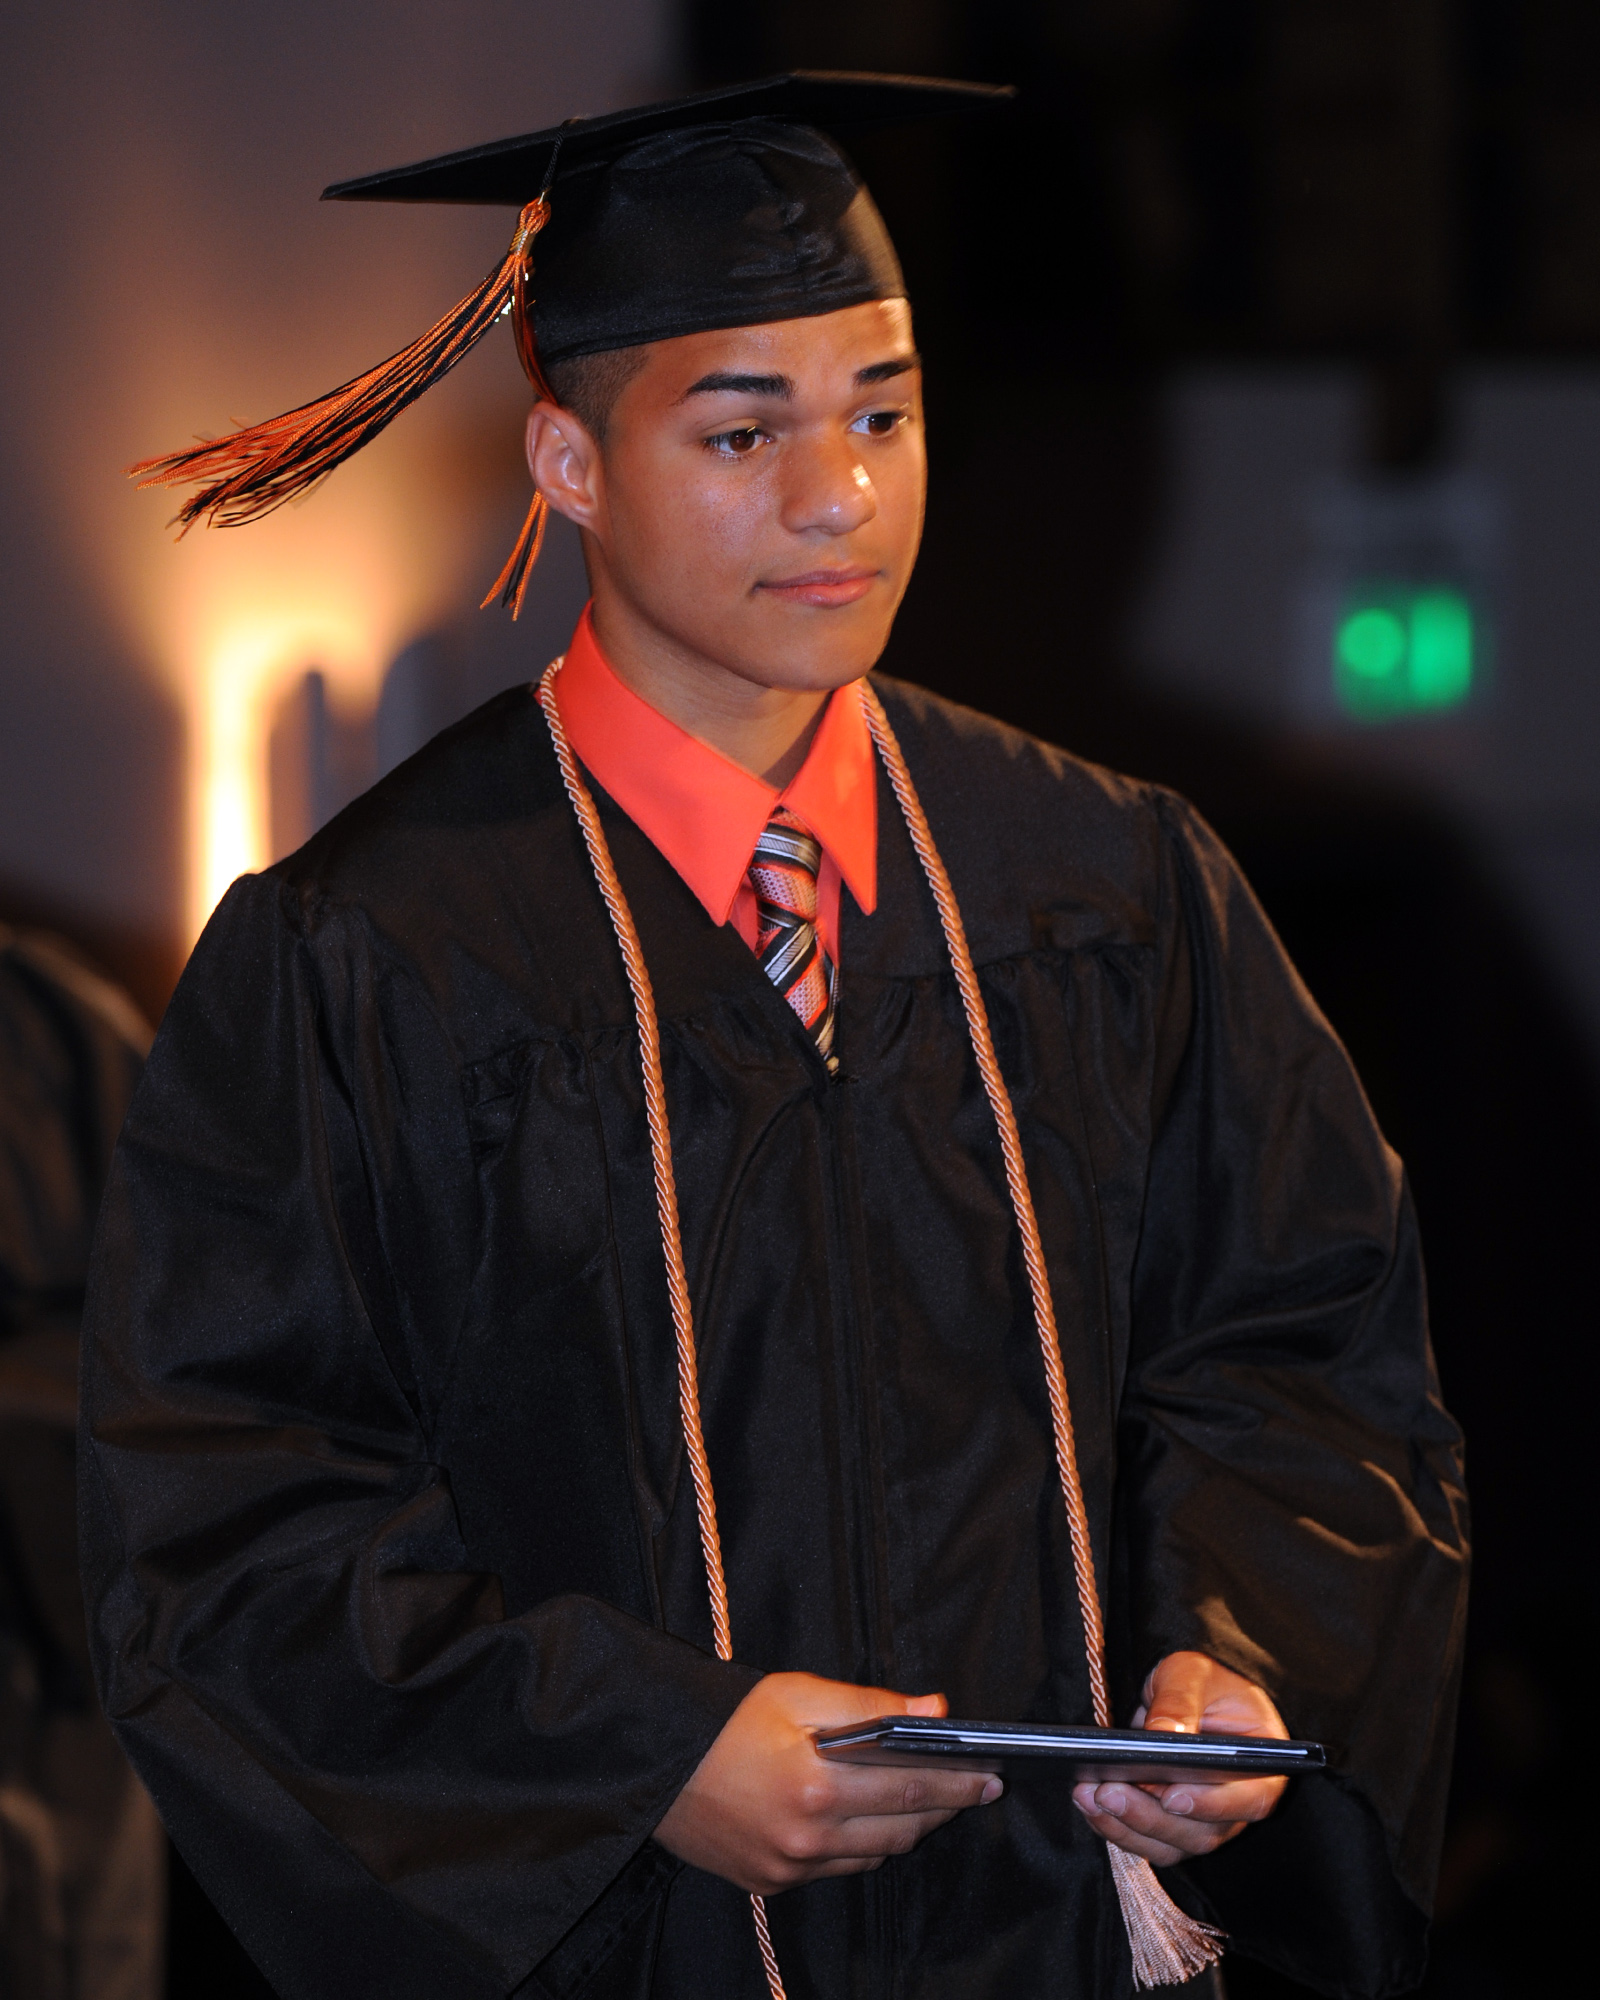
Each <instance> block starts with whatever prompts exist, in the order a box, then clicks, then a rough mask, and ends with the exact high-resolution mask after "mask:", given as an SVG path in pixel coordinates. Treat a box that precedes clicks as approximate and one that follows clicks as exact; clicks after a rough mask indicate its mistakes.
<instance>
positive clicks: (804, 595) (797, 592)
mask: <svg viewBox="0 0 1600 2000" xmlns="http://www.w3.org/2000/svg"><path fill="white" fill-rule="evenodd" d="M877 579H878V572H877V571H876V570H875V569H854V568H851V569H808V570H806V571H804V572H803V573H802V574H801V575H799V576H783V577H778V578H776V579H775V580H774V581H773V582H771V583H763V584H762V585H761V588H762V589H763V590H764V591H767V592H769V593H770V594H771V595H772V596H774V597H781V598H783V599H784V600H785V602H787V603H789V604H816V605H821V606H824V607H826V606H829V605H838V604H855V603H858V602H859V601H860V599H861V598H863V597H865V596H866V594H867V592H868V591H869V590H870V589H871V588H872V586H873V584H874V583H875V582H876V581H877Z"/></svg>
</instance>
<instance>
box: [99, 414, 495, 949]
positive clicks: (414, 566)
mask: <svg viewBox="0 0 1600 2000" xmlns="http://www.w3.org/2000/svg"><path fill="white" fill-rule="evenodd" d="M409 442H410V440H407V439H401V438H393V439H386V440H384V441H382V442H381V443H380V444H379V445H378V446H376V447H374V449H373V451H372V453H371V454H370V456H369V458H368V459H367V460H364V461H363V460H357V461H354V462H352V463H351V464H350V465H348V466H344V467H342V468H341V469H340V470H339V472H338V473H336V474H335V476H334V477H333V479H331V480H330V481H329V482H328V484H327V485H326V486H324V487H322V488H321V489H319V490H318V491H317V492H316V493H315V494H314V495H312V496H311V498H310V499H309V500H307V501H306V502H305V503H304V504H303V505H301V506H298V507H291V508H285V509H283V510H282V511H280V512H279V513H276V514H273V515H270V516H268V517H267V518H266V519H265V520H262V521H257V522H253V523H251V524H250V525H249V526H248V527H244V528H230V529H217V530H204V529H196V530H195V531H194V532H193V533H192V534H189V535H187V536H186V537H185V538H184V539H183V540H182V541H181V542H179V543H177V544H176V546H173V545H172V543H171V542H170V540H169V541H168V542H167V544H166V545H165V546H163V545H162V542H161V540H160V539H159V532H158V534H157V536H156V537H155V538H151V535H150V530H151V527H152V525H153V524H151V523H150V522H149V520H148V513H147V509H146V508H144V507H138V508H134V509H131V510H130V511H131V512H132V513H134V514H138V515H144V516H146V518H145V519H143V520H141V521H140V523H139V526H140V528H141V530H142V531H143V536H144V538H145V539H144V540H143V542H142V545H134V547H135V548H136V559H135V560H134V561H131V562H130V564H129V573H128V585H129V587H130V590H131V591H132V592H133V594H134V595H135V596H136V598H137V601H138V613H137V615H138V619H139V623H140V625H141V626H142V627H143V631H144V643H145V646H146V648H147V650H148V652H149V654H150V656H151V657H152V659H153V660H154V662H155V663H156V664H157V666H158V668H159V670H160V671H161V672H162V674H163V676H164V677H165V678H166V679H167V681H168V683H169V685H170V686H171V687H172V688H173V691H174V693H175V694H176V695H177V697H178V699H179V701H180V702H181V704H182V707H183V710H184V714H185V718H186V725H187V733H188V746H189V747H188V791H189V801H188V815H187V817H188V824H189V840H188V854H189V867H188V884H187V891H186V896H185V904H186V914H187V924H186V928H187V931H188V936H189V939H190V940H191V941H192V940H193V939H194V938H195V937H197V936H198V935H199V933H200V931H201V930H202V929H203V928H204V925H205V922H206V919H207V918H208V917H209V916H210V914H211V912H212V910H213V909H214V908H215V907H216V904H217V900H218V898H219V897H220V896H221V895H222V893H223V892H224V890H226V888H227V887H228V884H229V883H230V882H232V881H233V880H234V878H235V877H236V876H238V875H241V874H243V873H245V872H246V871H248V870H251V869H256V868H261V867H263V866H265V865H266V863H267V862H269V861H270V860H271V859H272V858H273V856H272V854H271V852H270V834H269V827H270V811H271V801H270V797H269V792H268V743H269V736H270V731H271V724H272V715H273V710H274V707H275V705H276V704H277V702H278V701H279V699H280V698H281V696H282V694H283V692H284V690H285V689H286V687H288V686H289V685H290V684H291V683H292V682H294V681H295V680H297V679H298V678H299V677H300V676H301V675H303V674H304V673H306V672H307V671H308V670H309V669H311V668H316V669H318V670H320V671H321V673H322V674H323V675H324V677H325V679H326V683H327V687H328V693H329V697H330V699H331V700H332V702H333V703H334V705H335V706H336V707H338V708H340V709H342V710H344V711H345V712H346V713H349V714H363V713H368V712H370V711H371V709H372V708H373V707H374V705H375V704H376V702H377V699H378V694H379V691H380V688H381V685H382V680H383V675H384V672H385V670H386V668H387V667H388V665H389V663H390V661H391V660H393V658H394V656H395V655H396V653H398V652H399V651H400V650H401V648H402V647H403V646H405V645H406V643H407V642H408V641H409V640H410V639H412V638H414V637H415V636H416V635H417V634H418V633H419V632H422V631H425V630H427V629H428V627H429V626H430V625H432V624H434V623H436V622H438V621H439V620H440V619H441V618H442V617H444V616H446V615H448V614H449V612H450V611H451V610H453V609H454V608H455V606H456V600H457V599H458V597H459V596H460V594H461V577H462V572H463V568H464V560H463V558H464V553H465V552H464V549H463V542H464V541H465V540H466V537H467V524H463V523H461V522H458V521H450V520H448V519H446V520H444V521H441V520H440V515H441V513H445V512H446V510H444V509H442V508H440V507H439V506H438V504H437V499H436V496H435V495H434V494H433V492H432V489H431V484H430V482H429V481H428V479H427V478H426V476H425V473H424V469H423V468H422V467H421V466H419V465H417V464H416V463H415V461H414V457H413V454H412V453H411V452H410V451H408V450H407V449H406V447H407V445H408V444H409ZM408 459H411V460H412V462H411V463H406V462H405V461H407V460H408ZM156 504H157V505H158V506H160V505H164V506H166V507H167V508H170V505H171V501H170V497H168V496H162V497H161V498H160V499H158V500H157V501H156ZM473 525H475V524H473Z"/></svg>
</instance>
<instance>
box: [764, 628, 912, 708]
mask: <svg viewBox="0 0 1600 2000" xmlns="http://www.w3.org/2000/svg"><path fill="white" fill-rule="evenodd" d="M852 608H854V607H852ZM783 624H784V627H785V628H786V629H783V630H781V631H776V632H775V631H772V630H770V629H769V630H767V631H764V632H761V633H759V634H758V635H756V636H755V638H754V640H753V643H752V644H751V645H750V646H749V648H748V649H747V652H746V659H745V663H744V671H745V672H746V673H747V674H748V675H749V676H750V678H751V679H752V680H755V681H758V682H760V683H761V684H762V685H764V686H767V687H784V688H794V689H801V688H804V689H807V690H809V691H813V692H819V691H821V690H824V689H828V688H837V687H845V686H847V685H848V683H849V682H851V681H858V680H860V678H861V676H862V675H863V674H867V673H870V672H871V671H872V669H873V668H874V667H875V666H876V665H877V664H878V661H879V660H880V659H881V658H882V657H883V649H884V647H885V646H887V645H888V643H889V633H890V630H891V628H892V625H893V620H892V619H885V618H884V617H883V616H882V614H881V613H877V612H875V613H874V615H873V616H872V617H871V618H856V619H851V618H849V617H848V616H847V614H846V613H844V612H839V611H820V612H819V611H811V612H810V613H809V616H806V617H803V618H801V619H799V620H795V619H793V618H792V615H791V617H787V618H785V620H784V621H783Z"/></svg>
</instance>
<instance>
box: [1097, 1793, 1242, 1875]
mask: <svg viewBox="0 0 1600 2000" xmlns="http://www.w3.org/2000/svg"><path fill="white" fill-rule="evenodd" d="M1073 1802H1074V1804H1076V1805H1077V1806H1078V1808H1079V1810H1080V1811H1082V1812H1083V1813H1084V1816H1085V1818H1086V1819H1088V1820H1089V1822H1090V1824H1091V1825H1092V1826H1094V1828H1095V1831H1096V1832H1097V1833H1099V1834H1101V1836H1102V1837H1103V1838H1104V1839H1107V1840H1114V1841H1116V1843H1117V1845H1118V1846H1119V1847H1132V1848H1133V1851H1134V1852H1135V1853H1141V1852H1143V1851H1144V1848H1143V1846H1139V1845H1134V1843H1136V1842H1138V1843H1149V1844H1151V1845H1152V1846H1158V1847H1161V1848H1164V1849H1169V1850H1171V1852H1172V1853H1173V1854H1174V1856H1176V1855H1185V1854H1187V1855H1195V1854H1209V1853H1211V1852H1212V1850H1213V1849H1214V1848H1218V1847H1220V1846H1221V1845H1222V1844H1223V1842H1224V1841H1227V1840H1231V1839H1232V1838H1233V1836H1234V1835H1235V1834H1236V1833H1238V1832H1239V1831H1240V1830H1241V1829H1242V1828H1243V1826H1244V1825H1245V1821H1243V1820H1232V1821H1217V1820H1196V1819H1194V1818H1191V1817H1189V1816H1187V1815H1179V1814H1174V1813H1169V1812H1167V1811H1165V1810H1164V1808H1163V1807H1162V1806H1161V1804H1160V1802H1159V1801H1158V1800H1156V1799H1152V1798H1150V1797H1149V1796H1148V1794H1146V1793H1144V1792H1142V1791H1140V1790H1139V1789H1138V1787H1137V1786H1134V1785H1116V1784H1112V1785H1100V1786H1097V1787H1096V1788H1095V1791H1094V1795H1093V1799H1092V1802H1089V1803H1088V1804H1087V1805H1086V1803H1085V1802H1084V1801H1083V1800H1081V1799H1079V1798H1078V1797H1077V1795H1076V1794H1075V1795H1074V1801H1073ZM1163 1865H1165V1864H1163Z"/></svg>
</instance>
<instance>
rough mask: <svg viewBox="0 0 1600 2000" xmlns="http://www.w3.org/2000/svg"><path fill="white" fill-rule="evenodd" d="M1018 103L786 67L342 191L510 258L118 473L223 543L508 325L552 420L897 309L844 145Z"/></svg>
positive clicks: (513, 582) (982, 91)
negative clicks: (637, 350) (468, 211)
mask: <svg viewBox="0 0 1600 2000" xmlns="http://www.w3.org/2000/svg"><path fill="white" fill-rule="evenodd" d="M1012 95H1013V93H1012V91H1011V90H1010V89H1008V88H1003V87H1000V86H996V85H992V84H976V83H953V82H946V81H943V80H941V79H938V78H932V77H902V76H874V75H864V74H857V73H850V72H838V71H820V70H796V71H793V72H790V73H788V74H786V75H782V76H774V77H768V78H765V79H763V80H762V81H760V82H756V83H743V84H734V85H730V86H727V87H725V88H723V89H719V90H708V91H702V92H700V93H698V94H697V95H696V96H693V97H685V98H679V99H677V100H676V101H674V102H672V103H666V104H652V105H646V106H644V107H642V108H640V109H636V110H632V111H618V112H611V113H608V114H606V115H604V116H602V117H596V118H572V119H569V120H568V121H567V122H566V123H565V124H564V125H558V126H554V127H552V128H551V129H549V130H548V131H543V132H530V133H527V134H526V135H524V136H523V137H521V138H516V139H501V140H497V141H495V142H494V143H492V144H490V145H485V146H473V147H469V148H468V149H467V150H465V151H464V152H458V153H447V154H444V155H443V156H441V157H440V158H438V159H432V160H422V161H419V162H418V163H417V164H416V165H414V166H409V167H396V168H393V169H390V170H389V171H387V172H384V173H377V174H368V175H365V176H363V177H362V178H360V179H358V180H350V181H340V182H338V183H336V184H335V185H334V186H332V187H330V188H327V189H325V190H324V192H323V200H324V201H427V202H456V203H471V204H489V205H495V204H500V205H504V206H506V207H514V208H517V209H519V211H520V213H519V215H518V219H517V226H516V230H515V232H514V234H513V236H512V239H511V247H510V248H509V250H508V251H507V252H506V255H505V257H504V258H503V259H502V260H501V262H500V263H499V264H498V265H497V266H496V267H495V269H494V270H492V271H491V272H490V273H489V275H488V276H487V277H486V278H485V279H484V280H483V282H482V283H481V284H480V285H478V286H477V287H476V288H475V289H474V290H473V291H471V292H469V293H468V295H467V296H466V297H465V298H464V299H463V300H461V302H460V304H459V305H457V306H455V307H454V308H453V309H452V310H451V311H450V312H448V313H447V314H446V315H445V316H444V318H443V319H441V320H440V321H439V322H438V324H437V325H436V326H433V327H431V328H430V329H429V330H428V332H427V333H425V334H423V335H422V337H421V338H420V339H419V340H415V341H413V342H412V343H411V345H410V346H409V347H405V348H402V349H401V351H400V352H399V353H398V354H395V355H392V356H391V357H390V358H389V359H388V360H387V361H385V362H383V363H381V364H380V365H379V366H378V367H376V368H372V369H369V370H368V371H367V373H365V374H364V375H358V376H356V377H355V378H354V380H352V381H349V382H346V383H344V384H343V385H342V386H341V387H339V388H337V389H334V390H332V391H330V393H329V394H328V395H326V396H322V397H320V398H318V400H317V401H316V402H313V403H307V404H304V405H303V406H302V407H301V408H299V409H296V410H290V411H288V412H286V413H285V414H284V415H283V416H281V417H273V418H270V419H269V420H268V421H267V422H266V423H262V424H256V425H252V426H250V427H249V428H246V429H240V430H236V431H233V432H230V433H229V434H228V435H227V436H226V437H222V438H216V439H213V440H210V441H206V442H202V443H200V444H196V445H192V446H190V447H188V448H187V449H186V450H183V451H178V452H173V453H171V454H169V455H168V456H166V457H162V458H153V459H146V460H144V461H142V462H141V463H140V464H138V465H136V466H133V467H132V468H131V471H132V474H133V476H134V477H136V478H137V479H138V480H139V482H140V484H141V485H143V486H167V485H188V484H191V483H194V484H198V485H199V487H200V490H199V491H198V492H196V493H194V494H192V495H191V496H190V497H189V498H188V499H187V500H185V501H184V503H183V505H182V507H181V508H180V509H179V511H178V516H177V518H178V521H179V522H180V523H181V524H182V527H183V529H184V530H187V529H189V528H190V527H192V526H193V525H194V523H195V522H196V521H198V520H204V521H205V522H206V523H207V524H208V525H210V526H215V527H236V526H239V525H240V524H242V523H243V522H246V521H253V520H256V519H257V518H259V517H260V516H261V515H263V514H268V513H270V512H271V511H272V510H273V509H274V508H276V507H281V506H282V505H284V503H285V502H286V501H289V500H293V499H295V498H297V497H298V496H299V495H301V494H303V493H305V492H306V491H307V490H308V489H309V488H310V487H312V486H314V485H315V484H316V483H317V481H318V480H320V479H323V478H325V477H326V476H327V475H328V473H330V472H331V471H332V470H333V469H334V467H335V466H337V465H341V464H342V463H343V462H344V460H345V459H347V458H349V457H351V456H352V455H353V454H354V453H355V452H358V451H359V450H360V449H361V448H362V446H363V445H365V444H368V443H370V441H371V440H372V439H373V438H375V437H376V436H377V435H378V433H379V432H380V431H381V430H382V429H384V427H385V426H386V425H387V424H388V423H389V422H390V421H391V420H392V419H393V418H394V417H396V416H398V415H399V413H400V411H401V410H403V409H404V408H405V407H406V405H407V404H408V403H411V402H414V401H415V400H416V398H417V397H418V396H420V395H422V394H423V393H424V391H425V390H427V389H430V388H432V386H433V384H434V383H435V382H437V381H439V380H440V379H441V377H443V376H444V375H446V374H448V373H449V371H450V370H451V369H452V368H453V367H454V366H455V365H456V363H457V362H458V361H460V360H461V358H462V357H463V356H464V355H465V354H467V353H468V352H469V351H470V349H472V348H473V347H475V346H476V345H477V343H478V341H479V340H481V339H482V338H483V336H484V334H485V333H487V332H488V330H489V328H490V327H491V326H493V325H494V323H495V322H496V320H498V319H499V318H501V317H502V315H504V314H508V313H509V315H510V318H511V324H512V331H513V334H514V336H515V339H516V345H517V352H518V355H519V357H520V358H521V361H522V365H523V368H524V370H525V372H526V373H527V375H528V378H529V380H530V381H531V382H532V383H533V385H534V387H535V389H536V390H537V391H538V393H539V394H540V395H541V396H542V397H549V398H550V400H552V401H554V400H556V399H555V398H554V397H551V395H550V388H549V384H548V382H547V381H546V379H545V372H544V370H545V364H547V363H548V364H552V365H553V364H555V363H557V362H561V361H567V360H573V359H576V358H578V357H579V356H582V355H588V354H600V353H605V352H607V351H609V350H613V349H616V348H623V347H634V346H639V345H642V344H643V343H645V342H647V341H653V340H668V339H672V338H674V337H675V336H677V335H680V334H687V333H704V332H709V331H712V330H714V329H716V328H720V327H735V326H759V325H764V324H766V323H768V322H771V321H774V320H786V319H803V318H810V317H812V316H813V315H816V314H821V313H829V312H837V311H839V310H840V309H841V308H843V307H846V306H852V305H860V304H863V303H866V302H867V301H870V300H874V299H890V298H903V297H904V296H905V283H904V280H903V279H902V277H901V273H900V265H899V260H898V259H897V258H896V256H895V253H894V246H893V244H892V243H891V242H890V240H889V233H888V231H887V230H886V229H885V228H884V225H883V219H882V217H881V216H880V215H879V214H878V211H877V209H876V207H875V206H874V205H873V201H872V197H871V196H870V195H869V194H868V193H867V190H866V188H865V187H864V186H863V185H862V183H861V180H860V177H859V176H858V175H857V173H856V171H855V169H854V168H853V167H852V166H851V164H850V162H849V161H848V160H847V159H846V158H845V156H844V154H843V153H842V152H841V151H840V150H839V147H838V145H837V143H836V137H837V136H838V135H853V134H855V133H857V132H870V131H873V130H877V129H882V128H884V127H888V126H894V125H901V124H906V123H910V122H912V121H914V120H918V119H923V118H928V117H934V116H940V115H948V114H949V113H952V112H972V111H977V110H984V109H988V108H991V107H993V106H994V105H996V104H1000V103H1004V102H1006V101H1007V100H1008V99H1009V98H1010V97H1011V96H1012ZM536 241H537V246H538V254H537V261H536V260H535V255H534V246H535V242H536ZM536 268H537V285H535V282H534V278H535V269H536ZM545 520H546V509H545V503H544V498H543V496H542V495H541V494H535V496H534V501H533V506H532V508H531V509H530V511H529V514H528V519H527V521H526V523H525V524H524V526H523V530H522V533H521V535H520V536H519V537H518V541H517V546H516V548H515V549H514V550H513V551H512V554H511V558H510V560H509V561H508V562H507V564H506V566H505V569H504V570H503V571H502V572H501V574H500V576H499V578H498V579H497V580H496V583H495V585H494V588H493V589H492V590H491V591H490V593H489V596H488V597H487V598H485V600H484V602H485V604H488V603H489V602H491V601H493V599H495V598H496V597H498V598H499V599H500V601H501V602H502V603H503V604H505V605H507V606H508V607H509V608H510V610H511V612H512V615H513V617H514V616H515V615H516V613H517V611H518V610H519V609H520V608H521V603H522V597H523V593H524V590H525V589H526V585H527V579H528V574H529V572H530V570H531V569H532V566H533V563H534V561H535V560H536V558H537V556H538V553H539V545H540V543H541V541H542V540H543V537H544V527H545Z"/></svg>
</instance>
